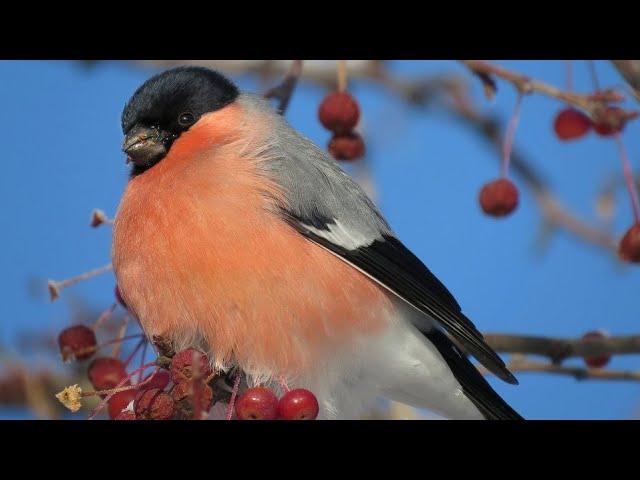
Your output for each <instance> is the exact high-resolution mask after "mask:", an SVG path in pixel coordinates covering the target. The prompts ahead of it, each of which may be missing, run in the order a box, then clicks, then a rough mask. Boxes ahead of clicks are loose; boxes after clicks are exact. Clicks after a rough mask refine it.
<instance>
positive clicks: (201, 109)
mask: <svg viewBox="0 0 640 480" xmlns="http://www.w3.org/2000/svg"><path fill="white" fill-rule="evenodd" d="M122 130H123V132H124V135H125V140H124V144H123V150H124V152H125V153H126V155H127V159H128V161H129V162H130V165H131V173H130V180H129V181H128V184H127V185H126V188H125V191H124V194H123V197H122V200H121V203H120V206H119V208H118V211H117V215H116V219H115V223H114V230H113V247H112V257H113V267H114V272H115V275H116V279H117V282H118V285H119V288H120V291H121V294H122V297H123V298H124V300H125V302H126V303H127V305H128V306H129V308H130V310H131V312H132V313H133V314H134V315H135V316H136V317H137V318H138V320H139V321H140V323H141V325H142V327H143V328H144V330H145V333H146V334H147V335H148V336H149V338H151V337H153V336H155V335H159V336H161V337H164V338H167V339H170V340H171V341H172V342H173V344H174V346H175V348H177V349H182V348H187V347H197V348H200V349H202V350H203V351H205V352H206V353H207V354H208V355H209V358H210V359H211V362H212V365H213V366H214V367H215V368H218V369H220V370H221V371H228V370H229V369H241V371H242V372H244V375H245V378H246V379H247V383H248V384H250V385H256V384H265V385H273V386H274V387H273V388H276V389H277V388H280V387H279V385H283V383H284V384H285V385H287V386H288V387H290V388H297V387H300V388H307V389H309V390H311V391H312V392H314V393H315V394H316V396H317V398H318V401H319V404H320V418H328V419H342V418H356V417H357V416H358V415H360V414H361V413H362V412H363V411H364V409H365V408H367V407H368V406H370V404H371V402H372V401H374V400H375V399H377V398H386V399H392V400H395V401H399V402H402V403H406V404H409V405H413V406H415V407H419V408H427V409H430V410H432V411H434V412H436V413H438V414H440V415H442V416H444V417H447V418H453V419H519V418H521V417H520V416H519V415H518V413H516V412H515V411H514V410H513V409H512V408H511V407H510V406H509V405H508V404H507V403H506V402H505V401H504V400H503V399H502V398H501V397H500V396H499V395H498V394H497V393H496V392H495V391H494V390H493V389H492V388H491V386H490V385H489V383H487V381H486V380H485V379H484V377H483V376H482V375H481V373H480V372H479V371H478V370H477V369H476V368H475V367H474V365H473V364H472V363H471V361H470V360H469V358H468V356H473V357H475V358H476V359H477V360H478V361H479V362H480V363H481V364H482V365H484V366H485V367H486V368H487V369H488V370H489V371H491V372H493V373H494V374H495V375H497V376H498V377H499V378H500V379H502V380H504V381H506V382H508V383H512V384H517V380H516V379H515V377H514V376H513V375H512V374H511V373H510V372H509V370H508V369H507V368H506V366H505V364H504V362H503V361H502V360H501V359H500V357H499V356H498V355H497V354H496V353H495V352H494V351H493V350H492V349H491V348H490V347H489V346H488V345H487V344H486V343H485V341H484V339H483V336H482V334H481V333H480V332H479V331H478V330H477V329H476V327H475V326H474V324H473V323H472V322H471V321H470V320H469V319H468V318H467V317H466V316H465V315H464V314H463V313H462V311H461V308H460V305H459V304H458V303H457V301H456V300H455V299H454V297H453V296H452V295H451V293H450V292H449V291H448V290H447V288H446V287H445V286H444V285H443V284H442V283H441V282H440V281H439V280H438V279H437V278H436V277H435V276H434V275H433V274H432V273H431V271H429V269H428V268H427V267H426V266H425V265H424V264H423V263H422V262H421V261H420V260H419V259H418V258H417V257H416V256H415V255H413V254H412V253H411V252H410V251H409V250H408V249H407V248H406V247H405V246H404V245H403V244H402V242H401V241H400V240H399V239H398V238H397V237H396V235H395V234H394V232H393V231H392V229H391V227H390V226H389V224H388V223H387V222H386V220H385V219H384V217H383V216H382V214H381V213H380V211H379V210H378V209H377V208H376V206H375V205H374V204H373V203H372V201H371V200H370V199H369V198H368V197H367V195H366V194H365V193H364V191H363V190H362V188H360V186H359V185H358V184H357V183H356V182H354V181H353V180H352V179H351V178H350V177H349V176H348V175H347V174H346V173H345V172H344V171H343V170H342V169H341V168H340V167H339V166H338V164H337V163H336V162H335V161H334V160H333V159H332V158H331V157H330V156H329V155H328V154H327V153H326V152H325V151H324V150H323V149H321V148H319V147H318V146H316V145H315V144H314V143H313V142H311V141H310V140H309V139H307V138H306V137H304V136H303V135H302V134H300V133H299V132H297V131H296V130H294V129H293V128H292V127H291V126H290V125H289V124H288V123H287V121H286V120H285V119H284V118H283V116H282V115H279V114H278V113H277V112H276V111H275V110H274V109H273V108H272V106H271V105H270V104H269V102H268V101H267V100H265V99H264V98H262V97H261V96H258V95H253V94H249V93H244V92H240V91H239V90H238V88H237V87H236V86H235V85H234V84H233V83H232V82H231V81H229V80H228V79H227V78H225V77H224V76H222V75H221V74H219V73H217V72H215V71H212V70H209V69H204V68H199V67H181V68H176V69H172V70H168V71H165V72H163V73H160V74H158V75H156V76H154V77H152V78H150V79H149V80H147V81H146V82H145V83H144V84H143V85H142V86H140V88H138V90H137V91H136V92H135V93H134V94H133V96H132V97H131V99H130V100H129V101H128V103H127V104H126V106H125V108H124V111H123V113H122Z"/></svg>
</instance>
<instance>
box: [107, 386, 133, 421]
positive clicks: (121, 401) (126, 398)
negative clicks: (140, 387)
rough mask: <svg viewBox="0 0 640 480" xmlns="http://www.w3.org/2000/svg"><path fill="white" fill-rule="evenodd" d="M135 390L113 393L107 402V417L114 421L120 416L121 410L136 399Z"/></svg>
mask: <svg viewBox="0 0 640 480" xmlns="http://www.w3.org/2000/svg"><path fill="white" fill-rule="evenodd" d="M136 393H137V390H135V389H133V388H132V389H131V390H124V391H122V392H118V393H115V394H114V395H113V396H112V397H111V398H110V399H109V401H108V402H107V409H108V411H109V417H110V418H112V419H115V418H117V417H118V415H120V413H121V412H122V410H124V409H125V408H127V406H129V404H130V403H131V402H133V401H134V400H135V399H136Z"/></svg>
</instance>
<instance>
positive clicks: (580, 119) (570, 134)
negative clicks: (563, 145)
mask: <svg viewBox="0 0 640 480" xmlns="http://www.w3.org/2000/svg"><path fill="white" fill-rule="evenodd" d="M592 126H593V122H592V121H591V119H590V118H589V117H588V116H587V115H585V114H584V113H582V112H580V111H579V110H576V109H575V108H564V109H562V110H560V112H559V113H558V114H557V115H556V119H555V121H554V122H553V129H554V130H555V132H556V135H557V136H558V138H559V139H560V140H574V139H576V138H580V137H583V136H584V135H586V134H587V132H589V129H590V128H591V127H592Z"/></svg>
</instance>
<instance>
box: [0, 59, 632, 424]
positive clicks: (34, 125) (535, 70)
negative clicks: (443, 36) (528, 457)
mask: <svg viewBox="0 0 640 480" xmlns="http://www.w3.org/2000/svg"><path fill="white" fill-rule="evenodd" d="M500 63H501V64H503V65H504V66H506V67H510V68H514V69H517V70H520V71H522V72H524V73H527V74H530V75H532V76H534V77H536V78H539V79H541V80H544V81H547V82H550V83H553V84H555V85H559V86H563V85H564V82H565V79H564V75H565V73H564V72H565V70H564V64H563V62H554V61H502V62H500ZM392 68H393V70H394V72H396V73H397V74H398V75H406V76H409V77H419V76H420V75H426V74H442V73H447V72H451V73H458V74H461V75H466V76H467V77H468V80H469V82H470V84H471V85H472V91H473V98H474V99H475V100H476V102H477V104H478V105H480V107H481V108H482V109H483V110H484V111H487V112H493V113H495V114H497V115H500V116H501V117H502V118H504V119H506V118H507V117H508V115H509V114H510V112H511V110H512V108H513V103H514V100H515V93H514V91H513V89H512V88H511V87H510V86H509V85H507V84H505V83H499V92H498V95H497V98H496V99H495V100H494V101H493V102H488V101H487V100H486V99H485V98H484V96H483V95H482V89H481V87H480V86H479V85H477V84H476V83H475V81H474V79H473V78H471V77H470V76H468V74H467V72H466V71H465V70H464V69H463V68H462V67H460V66H459V65H458V64H457V63H456V62H453V61H407V62H394V63H393V65H392ZM597 69H598V74H599V77H600V81H601V83H602V84H603V85H607V86H612V85H621V84H622V81H621V80H620V78H619V76H618V75H617V73H616V72H615V71H614V70H613V68H612V67H610V66H609V64H608V63H607V62H605V61H601V62H598V63H597ZM574 70H575V85H576V89H577V90H579V91H586V90H589V89H590V88H591V81H590V77H589V75H588V70H587V67H586V65H585V63H584V62H575V69H574ZM151 73H152V71H150V70H142V69H135V68H132V67H131V66H128V65H125V64H122V63H118V62H113V63H105V64H101V65H98V66H96V67H95V68H92V69H86V68H83V67H82V66H81V65H79V64H76V63H73V62H66V61H64V62H54V61H42V62H16V61H4V62H0V78H2V79H3V81H2V87H1V88H0V100H1V105H2V108H3V115H1V116H0V131H2V132H3V139H4V142H3V143H4V148H3V165H4V170H3V174H2V175H0V200H1V201H2V205H3V206H2V208H1V209H0V222H1V224H2V225H3V227H4V235H3V236H2V240H0V242H1V245H0V246H1V248H0V259H1V260H0V264H1V265H2V266H3V270H4V271H3V275H2V276H1V277H0V291H1V292H2V302H0V319H1V322H0V340H1V341H2V344H3V345H4V346H5V347H6V348H9V349H12V348H14V349H15V347H14V345H15V341H16V336H17V335H18V334H19V332H21V331H22V332H24V330H25V329H41V330H42V331H47V332H49V331H51V332H55V331H57V330H59V329H60V328H62V327H63V326H65V325H66V324H67V322H68V318H69V311H70V310H69V309H70V306H69V305H70V304H69V300H70V299H72V298H74V297H80V298H85V299H86V300H87V301H89V302H90V303H91V304H93V305H95V306H96V308H100V307H106V306H107V305H108V304H109V303H110V302H111V301H112V288H113V284H114V280H113V277H112V276H111V275H105V276H103V277H100V278H96V279H93V280H91V281H89V282H85V283H83V284H81V285H78V286H77V287H74V288H73V289H72V290H69V291H68V292H65V294H64V295H63V300H62V301H59V302H56V303H54V304H50V303H49V302H48V300H47V298H46V296H36V297H34V296H33V295H32V294H31V293H30V292H29V288H28V285H29V282H33V280H34V279H36V280H39V281H41V282H43V283H44V282H45V281H46V279H47V278H49V277H52V278H64V277H67V276H71V275H74V274H76V273H79V272H82V271H85V270H87V269H89V268H93V267H96V266H99V265H102V264H106V263H108V262H109V249H110V229H108V228H104V229H95V230H94V229H91V228H88V226H87V223H88V217H89V214H90V212H91V210H92V209H93V208H94V207H97V208H102V209H104V210H105V211H106V212H107V213H108V214H110V215H112V214H113V213H114V212H115V210H116V208H117V205H118V201H119V197H120V194H121V192H122V189H123V186H124V185H125V182H126V179H127V170H126V167H125V163H124V157H123V154H122V153H121V151H120V145H121V141H122V138H121V137H122V135H121V131H120V126H119V117H120V113H121V110H122V107H123V106H124V103H125V102H126V100H127V99H128V97H129V96H130V95H131V93H132V92H133V91H134V90H135V88H136V87H137V86H138V85H139V84H140V83H141V82H142V81H144V80H145V79H146V78H147V77H148V76H149V75H150V74H151ZM235 80H237V81H238V83H239V85H240V86H241V88H243V89H247V90H255V89H258V88H259V85H258V83H257V81H256V80H255V79H253V78H250V77H247V76H242V77H236V78H235ZM351 88H352V91H353V93H354V94H355V95H356V96H357V98H358V99H359V101H360V103H361V108H362V111H363V121H364V124H363V126H364V132H365V135H366V136H367V141H368V144H367V145H368V151H369V152H370V153H369V156H368V159H367V160H368V162H369V164H370V166H371V170H372V174H373V177H374V179H375V181H376V185H377V189H378V200H377V201H378V203H379V205H380V207H381V208H382V210H383V212H384V214H385V215H386V216H387V218H388V220H389V222H390V223H391V225H392V226H393V227H394V229H395V230H396V232H397V233H398V234H399V236H400V237H401V239H402V240H403V241H404V242H405V243H406V244H407V246H409V247H410V248H411V249H412V250H413V251H414V252H415V253H416V255H418V256H419V257H420V258H421V259H422V260H423V261H424V262H425V263H426V264H427V265H428V266H429V267H430V268H431V270H432V271H433V272H434V273H435V274H436V275H438V276H439V278H440V279H441V280H442V281H443V282H444V283H445V284H446V285H447V286H448V287H449V289H450V290H451V291H452V292H453V293H454V295H455V296H456V297H457V298H458V300H459V302H460V303H461V305H462V306H463V308H464V310H465V312H466V313H467V315H468V316H470V317H471V318H472V319H473V320H474V322H475V323H476V324H477V325H478V326H479V328H480V329H481V330H483V331H492V332H512V333H527V334H544V335H554V336H568V337H571V336H579V335H581V334H582V333H584V332H585V331H587V330H590V329H595V328H605V329H607V330H609V331H610V332H612V333H614V334H620V335H622V334H633V333H637V332H638V331H639V330H640V328H638V326H639V322H640V315H639V313H640V306H639V303H638V287H639V286H640V268H638V267H627V266H621V265H620V264H619V263H617V262H616V261H615V258H613V257H612V256H611V255H610V254H608V253H606V252H603V251H602V250H599V249H597V248H594V247H591V246H589V245H587V244H585V243H583V242H580V241H577V240H575V239H574V238H572V237H570V236H569V235H567V234H565V233H559V234H557V235H555V236H554V237H553V239H552V241H551V244H550V246H549V248H548V249H547V251H546V252H545V253H544V254H543V255H540V254H538V253H537V252H536V250H535V248H534V239H535V236H536V234H537V233H538V230H539V227H540V215H539V211H538V208H537V206H536V204H535V203H534V200H533V198H532V196H531V195H530V194H529V192H527V191H526V190H524V191H523V194H522V198H521V205H520V208H519V209H518V211H517V213H516V214H515V215H513V216H512V217H510V218H508V219H507V220H504V221H494V220H492V219H488V218H487V217H485V216H483V215H482V213H481V212H480V210H479V208H478V206H477V202H476V197H477V193H478V189H479V188H480V187H481V185H482V184H483V183H484V182H485V181H487V180H489V179H491V178H493V177H496V176H497V175H498V162H497V161H496V153H495V151H494V150H492V149H490V148H489V147H488V146H487V145H486V144H485V143H484V142H483V141H482V140H480V139H479V138H477V137H475V136H473V134H472V133H470V132H469V131H468V130H467V129H466V128H465V127H461V126H459V125H457V124H456V123H455V122H454V121H452V120H451V118H450V117H447V116H446V115H444V114H442V113H438V112H437V111H433V110H429V111H426V112H425V111H423V110H419V109H413V108H408V107H407V106H406V105H405V104H404V103H403V102H401V101H400V100H398V99H397V98H395V97H393V96H391V95H390V94H388V93H387V92H385V91H383V90H382V89H381V88H379V87H377V86H373V85H367V84H364V83H358V82H353V83H352V84H351ZM323 94H324V92H323V91H322V90H321V89H320V88H318V87H316V86H312V85H307V84H305V83H303V84H302V85H301V86H300V88H299V89H298V91H297V92H296V95H295V96H294V98H293V101H292V103H291V105H290V108H289V112H288V114H287V116H288V118H289V120H290V121H291V123H292V124H293V125H294V126H295V127H296V128H298V129H299V130H301V131H302V132H304V133H305V134H306V135H307V136H309V137H310V138H312V139H313V140H314V141H317V142H318V143H320V144H322V145H324V144H326V142H327V140H328V136H329V134H328V133H327V132H326V131H324V130H323V128H322V127H321V125H319V123H318V121H317V118H316V110H317V106H318V104H319V102H320V101H321V99H322V96H323ZM560 108H561V104H560V103H559V102H557V101H555V100H551V99H548V98H545V97H542V96H539V95H535V96H529V97H527V98H525V100H524V104H523V109H522V118H521V122H520V126H519V128H518V131H517V133H516V138H515V142H516V145H518V146H519V148H521V149H522V150H523V151H524V152H525V153H526V154H527V155H528V157H529V158H531V160H532V161H533V162H534V164H535V166H536V167H537V168H538V169H539V170H540V171H542V172H543V173H544V175H545V177H546V178H547V179H548V183H549V184H550V186H551V187H552V188H553V190H554V191H555V192H556V193H557V196H558V197H559V198H560V199H561V200H562V201H563V202H564V203H565V204H566V205H567V206H568V207H570V208H571V209H572V210H573V211H575V212H576V213H577V214H578V215H580V216H581V217H582V218H585V219H589V220H592V221H596V214H595V209H594V199H595V197H596V194H597V192H598V190H599V188H600V187H601V185H602V182H603V181H604V179H606V178H609V176H611V175H620V172H621V168H620V160H619V158H618V156H617V151H616V147H615V144H614V142H613V141H611V140H603V139H601V138H598V137H596V136H594V135H590V136H588V137H587V138H585V139H584V140H582V141H579V142H574V143H570V144H564V143H561V142H559V141H557V140H556V139H555V137H554V135H553V132H552V127H551V125H552V121H553V116H554V114H555V113H556V111H557V110H558V109H560ZM639 128H640V127H639V125H638V123H637V122H636V123H632V124H631V125H629V126H628V127H627V129H626V131H625V134H624V141H625V144H626V146H627V149H628V151H629V152H630V156H631V162H632V164H633V166H634V168H635V169H636V170H637V169H638V168H640V158H639V156H640V155H639V153H640V152H639V149H640V141H639V136H638V133H639ZM617 200H618V202H617V213H616V220H615V225H614V227H615V231H616V232H617V233H618V234H620V233H621V232H623V231H624V230H625V229H626V228H627V227H628V226H629V225H630V223H631V210H630V207H629V203H628V200H627V197H626V195H625V193H624V191H623V190H620V191H619V194H618V196H617ZM577 363H579V362H577ZM611 367H612V368H616V369H637V368H638V357H637V356H627V357H618V358H615V359H614V360H613V361H612V363H611ZM519 379H520V385H519V386H518V387H513V386H509V385H505V384H502V383H500V382H496V381H493V380H491V381H492V384H493V385H494V386H495V387H496V389H497V390H498V391H499V393H501V394H502V395H503V396H504V397H505V398H506V399H507V400H508V401H509V402H510V403H511V404H512V405H513V406H514V407H515V408H516V409H518V410H519V411H520V412H521V413H522V414H523V415H524V416H525V417H527V418H534V419H536V418H553V419H556V418H558V419H559V418H568V419H580V418H588V419H618V418H630V417H632V416H634V415H637V413H638V409H639V407H640V384H636V383H624V382H603V381H588V382H578V381H576V380H574V379H571V378H567V377H551V376H548V375H538V374H521V375H519ZM20 415H21V413H20V412H16V411H15V410H12V411H11V412H9V411H6V412H3V411H1V410H0V418H2V417H5V418H7V417H11V418H14V417H16V416H20Z"/></svg>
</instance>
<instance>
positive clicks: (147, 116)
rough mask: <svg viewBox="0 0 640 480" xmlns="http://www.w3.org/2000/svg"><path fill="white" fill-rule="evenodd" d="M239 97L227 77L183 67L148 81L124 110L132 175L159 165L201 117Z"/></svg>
mask: <svg viewBox="0 0 640 480" xmlns="http://www.w3.org/2000/svg"><path fill="white" fill-rule="evenodd" d="M238 94H239V92H238V89H237V87H236V86H235V85H234V84H233V83H231V82H230V81H229V80H227V79H226V78H225V77H224V76H222V75H220V74H219V73H217V72H215V71H213V70H209V69H206V68H201V67H179V68H175V69H172V70H167V71H165V72H163V73H160V74H158V75H156V76H154V77H152V78H150V79H149V80H147V81H146V82H145V83H144V84H142V86H140V88H138V90H136V92H135V93H134V94H133V96H132V97H131V99H130V100H129V101H128V102H127V104H126V106H125V107H124V110H123V112H122V131H123V133H124V135H125V139H124V143H123V145H122V150H123V151H124V152H125V153H126V154H127V161H130V162H131V163H132V165H133V169H132V175H137V174H140V173H142V172H144V171H145V170H148V169H149V168H151V167H153V166H154V165H155V164H157V163H158V162H159V161H160V160H162V159H163V158H164V157H165V156H166V155H167V153H168V152H169V149H170V148H171V145H172V144H173V143H174V142H175V141H176V140H177V139H178V138H179V137H180V135H182V134H183V133H184V132H186V131H187V130H189V129H190V128H191V127H192V126H193V125H195V124H196V123H197V122H198V120H199V119H200V117H202V116H203V115H204V114H206V113H208V112H213V111H216V110H219V109H221V108H223V107H224V106H226V105H228V104H230V103H232V102H233V101H234V100H235V99H236V98H237V97H238Z"/></svg>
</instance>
